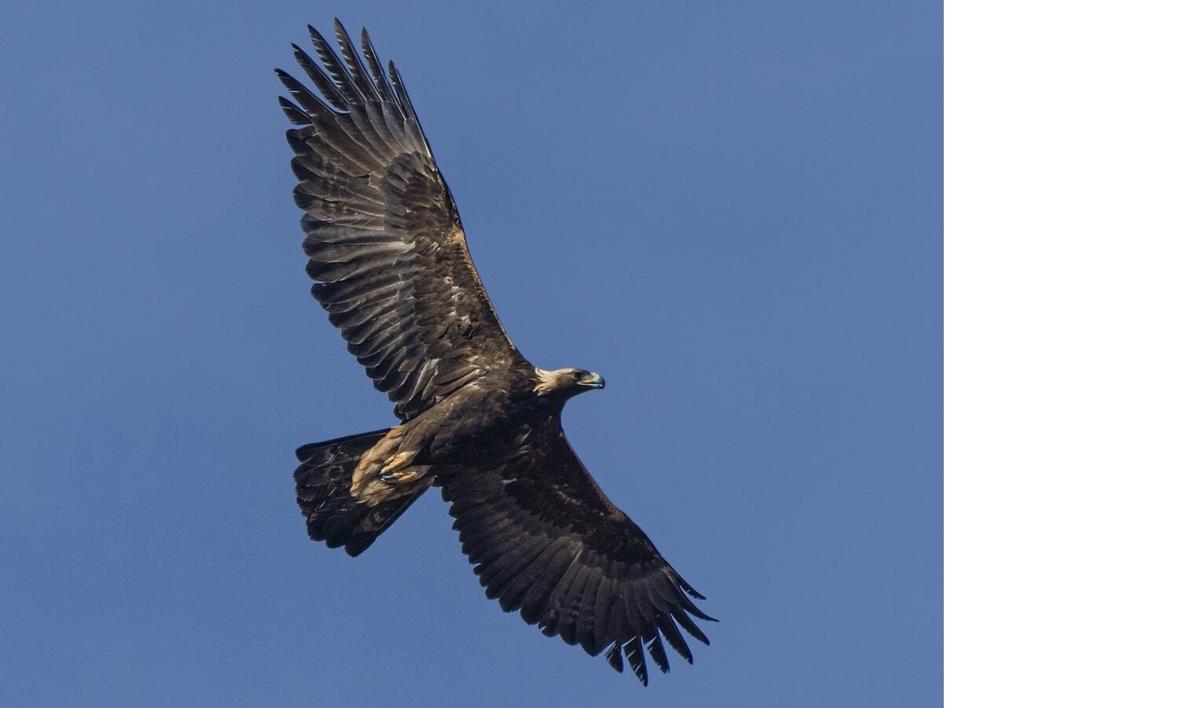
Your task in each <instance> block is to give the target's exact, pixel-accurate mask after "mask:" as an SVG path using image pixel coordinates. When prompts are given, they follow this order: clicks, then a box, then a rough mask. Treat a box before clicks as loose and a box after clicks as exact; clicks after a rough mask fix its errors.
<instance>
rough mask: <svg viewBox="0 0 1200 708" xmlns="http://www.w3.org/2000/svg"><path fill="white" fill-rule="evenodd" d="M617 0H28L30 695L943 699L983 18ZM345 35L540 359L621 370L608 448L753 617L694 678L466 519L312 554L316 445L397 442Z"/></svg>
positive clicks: (18, 644)
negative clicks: (305, 174) (410, 135)
mask: <svg viewBox="0 0 1200 708" xmlns="http://www.w3.org/2000/svg"><path fill="white" fill-rule="evenodd" d="M241 5H246V7H240V6H241ZM493 5H494V6H493ZM603 5H604V7H603V8H601V7H600V6H599V5H597V4H595V3H592V4H588V5H584V4H571V5H570V7H569V9H568V5H567V4H564V3H520V4H515V5H510V4H506V6H505V7H504V8H501V7H500V6H499V4H498V3H496V4H488V5H487V6H486V7H485V6H484V4H483V3H480V4H478V5H467V4H459V3H447V2H437V3H433V2H429V3H410V2H388V3H378V4H372V5H369V6H368V5H367V4H365V3H353V4H345V5H342V6H340V7H339V6H337V5H333V4H326V3H311V2H301V1H299V0H291V1H289V2H286V3H285V2H255V3H236V4H235V3H213V2H207V3H189V4H187V5H186V6H184V5H181V4H179V3H150V2H144V3H133V2H128V3H116V4H113V3H78V4H77V5H71V4H66V3H54V2H37V3H29V2H18V3H16V4H15V5H14V4H12V3H9V4H8V5H6V9H5V22H4V23H3V25H0V40H2V41H0V47H3V48H2V49H0V53H2V55H3V61H0V77H2V78H3V85H4V87H5V99H4V105H3V108H2V109H0V129H2V130H3V134H4V136H5V138H4V140H3V141H2V142H0V151H2V154H3V163H4V165H5V169H3V170H0V202H2V203H3V205H4V214H5V217H4V223H3V235H2V238H3V245H4V277H3V278H2V279H0V295H2V297H3V303H4V305H5V325H6V326H5V327H4V332H5V336H4V346H3V347H2V349H0V415H2V417H3V424H2V425H0V453H2V455H0V460H2V461H0V466H2V469H0V472H2V474H3V489H4V491H3V494H0V552H2V558H3V566H4V567H3V577H2V579H0V636H2V637H3V638H4V639H3V641H2V642H0V675H2V676H3V680H0V704H4V705H34V704H42V705H47V704H60V705H62V704H73V703H80V702H82V703H88V704H96V705H114V706H115V705H121V706H130V705H176V706H190V705H197V706H200V705H223V704H247V705H296V706H305V705H313V706H323V705H336V704H339V703H342V704H346V705H414V706H415V705H489V706H524V705H586V706H590V705H607V706H613V705H622V706H624V705H630V706H633V705H693V706H708V705H714V706H729V705H748V706H749V705H753V706H768V705H810V706H864V707H865V706H870V707H878V706H914V707H918V706H931V705H936V704H937V703H938V702H939V701H940V697H941V649H942V623H941V577H942V576H941V540H942V536H941V392H942V389H941V302H942V300H941V186H942V182H941V164H942V162H941V159H942V152H941V137H942V130H941V66H942V63H941V62H942V60H941V7H940V3H937V2H926V1H921V2H910V3H895V2H883V1H870V2H868V1H862V0H849V1H847V0H822V1H821V2H801V3H794V2H779V3H721V4H720V5H716V4H710V3H690V2H689V3H682V2H680V3H657V4H655V6H654V7H653V8H647V7H645V4H644V3H633V2H629V3H620V4H610V3H604V4H603ZM335 13H340V14H341V17H342V19H343V20H344V21H345V22H346V24H347V25H348V26H350V27H351V28H352V29H353V30H354V31H357V29H358V28H359V27H360V26H362V25H363V24H366V25H367V26H368V27H369V28H370V29H371V31H372V34H373V37H374V39H375V43H376V46H377V48H378V49H379V51H380V53H381V54H382V55H383V56H384V57H390V58H394V59H395V60H396V61H397V63H398V65H399V66H400V68H401V71H402V72H403V74H404V76H405V78H406V80H407V81H408V84H409V88H410V91H411V94H412V97H413V100H414V102H415V104H416V107H417V110H418V112H419V113H420V115H421V118H422V122H423V123H424V125H425V127H426V129H427V132H428V134H429V139H430V142H431V143H432V144H433V147H434V150H435V151H436V153H437V156H438V158H439V162H440V164H441V167H442V169H443V172H444V173H445V175H446V177H447V179H448V180H449V182H450V185H451V187H452V189H453V190H454V193H455V196H456V198H457V201H458V203H459V205H460V208H461V210H462V215H463V219H464V222H465V224H466V227H467V232H468V235H469V238H470V242H471V245H472V249H473V253H474V255H475V258H476V261H477V263H478V266H479V270H480V271H481V273H482V275H483V278H484V281H485V283H486V285H487V287H488V290H489V291H490V293H491V295H492V297H493V300H494V302H495V303H496V306H497V308H498V310H499V313H500V316H501V317H502V319H503V321H504V324H505V325H506V327H507V328H508V330H509V332H510V333H511V334H512V336H513V338H514V340H515V341H516V342H517V343H518V345H519V346H520V348H521V350H522V351H523V352H524V353H525V354H526V355H527V356H528V357H529V358H530V359H531V360H533V361H534V362H535V363H537V364H540V365H542V366H546V367H559V366H580V367H584V368H590V369H594V370H596V371H600V372H602V373H603V374H604V375H605V377H606V379H607V380H608V388H607V389H606V390H605V391H603V392H597V393H592V394H588V395H586V396H583V397H581V398H579V399H576V400H575V401H573V402H572V403H571V404H570V405H569V406H568V409H567V412H566V416H565V424H566V427H567V431H568V433H569V435H570V437H571V440H572V441H573V443H574V445H575V447H576V449H577V450H578V452H579V453H580V455H581V457H582V458H583V460H584V461H585V462H586V464H587V465H588V466H589V468H590V469H591V471H592V473H593V475H594V476H595V477H596V478H597V480H598V481H599V483H600V484H601V485H602V486H603V487H604V489H605V490H606V491H607V492H608V494H609V496H610V497H612V499H613V500H614V501H615V502H616V503H617V504H618V505H619V506H621V507H622V508H623V509H624V510H625V511H626V512H627V513H629V514H630V516H632V517H633V518H634V519H635V520H636V521H637V523H638V524H639V525H641V526H642V528H643V529H645V531H646V532H647V533H648V534H649V535H650V537H651V538H652V539H653V540H654V542H655V543H656V545H657V546H658V547H659V548H660V549H661V550H662V551H663V553H664V554H665V556H666V557H667V558H668V559H669V560H670V562H671V563H672V564H674V565H675V566H676V567H677V568H678V569H680V571H681V572H682V573H683V575H684V576H685V577H686V578H687V579H688V580H689V581H690V582H691V583H692V584H694V585H695V586H696V587H697V588H698V589H699V590H700V591H701V592H704V593H705V594H707V595H708V597H709V600H708V601H707V602H706V603H703V605H702V606H703V609H704V610H705V611H706V612H709V613H711V614H713V615H715V616H717V617H719V618H720V619H721V620H722V621H721V623H720V624H716V625H706V626H705V627H704V629H705V630H706V631H708V633H709V636H710V637H711V638H712V640H713V646H712V647H703V646H694V648H695V649H696V665H695V666H687V665H686V664H685V663H684V662H683V661H682V660H681V659H678V658H677V657H674V655H673V656H672V659H673V666H674V671H673V672H672V674H671V675H669V676H662V675H661V674H656V673H652V675H651V683H650V687H649V688H648V689H643V688H642V687H641V686H640V685H638V683H637V682H636V680H635V679H634V678H633V677H632V676H630V675H629V674H628V671H627V673H626V674H625V675H620V676H618V675H616V674H614V673H613V672H612V671H611V670H610V669H609V668H608V667H607V666H606V665H605V663H604V662H603V660H601V659H590V658H589V657H587V656H586V655H585V654H584V653H583V652H582V651H580V650H579V649H578V648H573V647H568V646H566V645H565V644H563V643H562V642H561V641H559V640H557V639H555V640H548V639H546V638H544V637H542V636H541V635H540V634H539V633H538V632H537V631H536V630H534V629H533V628H531V627H528V626H526V625H525V624H524V623H523V622H521V620H520V619H519V618H518V617H517V616H515V615H506V614H504V613H502V612H501V611H500V610H499V608H498V606H497V605H496V604H495V603H493V602H491V601H488V600H486V599H485V598H484V596H483V592H482V590H481V588H480V587H479V585H478V582H477V581H476V579H475V577H474V576H473V575H472V573H471V571H470V568H469V566H468V564H467V561H466V559H465V558H464V557H463V556H462V555H461V553H460V552H459V549H458V542H457V539H456V538H455V535H454V534H453V533H452V532H451V530H450V524H451V520H450V518H449V516H448V514H447V513H446V505H445V504H444V503H442V502H441V501H440V499H438V498H437V497H436V496H435V495H433V494H430V495H427V496H426V497H425V498H424V499H422V500H421V501H420V503H418V504H417V505H416V506H415V507H413V508H412V509H411V510H410V511H409V512H408V513H407V514H406V515H405V516H404V517H403V518H402V519H401V520H400V521H399V522H397V524H396V525H395V526H394V527H393V529H392V530H390V531H389V532H388V533H387V534H386V535H384V536H383V537H382V538H381V539H380V541H379V542H377V543H376V545H375V546H374V547H373V548H371V550H370V551H368V552H367V553H366V554H365V555H363V556H362V557H360V558H357V559H350V558H348V557H347V556H345V555H344V554H343V553H341V552H340V551H339V552H334V551H330V550H328V549H326V548H324V546H322V545H320V544H317V543H313V542H311V541H309V540H308V539H307V537H306V536H305V533H304V524H303V522H302V519H301V517H300V514H299V511H298V510H297V508H296V506H295V504H294V500H293V488H292V481H291V473H292V469H293V467H294V458H293V455H292V451H293V449H294V448H296V447H297V446H299V445H302V444H304V443H308V442H313V441H317V440H323V439H327V438H331V437H336V436H340V435H346V434H350V433H356V432H360V431H365V430H371V429H375V428H379V427H383V426H385V425H388V424H389V421H390V420H391V419H390V406H389V404H388V403H387V401H386V399H385V397H384V396H383V395H381V394H379V393H377V392H375V391H374V389H373V388H372V387H371V385H370V383H369V381H368V379H367V377H366V376H365V374H364V373H363V372H362V370H361V368H360V367H359V366H358V364H357V363H356V362H354V360H353V359H352V358H351V357H350V356H349V355H348V354H347V353H346V352H345V350H344V345H343V343H342V341H341V339H340V337H339V336H338V335H337V333H336V331H335V330H334V329H333V328H332V327H331V326H330V325H329V324H328V323H327V322H326V321H325V316H324V313H323V312H322V311H321V309H320V308H319V307H318V306H317V304H316V303H315V302H313V301H312V300H311V298H310V297H309V295H308V292H307V291H308V280H307V278H306V276H305V275H304V270H303V266H304V256H303V254H302V252H301V250H300V241H301V234H300V230H299V227H298V220H299V217H300V214H299V211H298V210H297V208H296V207H295V206H294V205H293V203H292V200H291V196H290V190H291V188H292V185H293V177H292V174H291V172H290V170H289V168H288V159H289V157H290V153H289V150H288V147H287V145H286V144H285V142H284V139H283V131H284V129H285V127H286V122H285V119H284V117H283V115H282V114H281V113H280V111H279V109H278V107H277V105H276V103H275V97H276V96H277V95H278V94H279V92H280V86H279V85H278V84H277V82H276V80H275V78H274V76H273V75H272V73H271V70H272V69H273V68H274V67H276V66H283V67H288V68H290V67H292V66H293V62H292V59H291V54H290V49H289V43H290V42H293V41H296V42H301V41H302V40H305V38H306V33H305V24H306V23H309V22H312V23H314V24H316V25H318V26H319V27H320V28H321V29H322V30H328V29H329V27H330V19H331V17H332V16H333V15H334V14H335ZM693 644H694V645H695V644H696V643H694V642H693Z"/></svg>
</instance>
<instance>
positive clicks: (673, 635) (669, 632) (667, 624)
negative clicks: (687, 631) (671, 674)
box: [655, 612, 692, 664]
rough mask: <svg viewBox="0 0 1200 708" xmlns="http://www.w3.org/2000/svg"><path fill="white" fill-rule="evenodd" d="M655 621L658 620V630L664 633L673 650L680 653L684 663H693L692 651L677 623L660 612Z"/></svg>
mask: <svg viewBox="0 0 1200 708" xmlns="http://www.w3.org/2000/svg"><path fill="white" fill-rule="evenodd" d="M655 619H656V620H657V624H658V628H659V629H660V630H661V631H662V634H663V636H664V637H666V639H667V643H668V644H670V645H671V648H672V649H674V650H675V651H676V652H678V653H679V655H680V656H682V657H683V659H684V661H686V662H687V663H689V664H690V663H692V650H691V648H690V647H688V645H687V641H686V640H684V638H683V635H682V634H680V633H679V628H678V627H676V626H675V621H674V620H672V619H671V616H670V615H664V614H662V613H661V612H660V613H659V614H658V616H657V617H656V618H655Z"/></svg>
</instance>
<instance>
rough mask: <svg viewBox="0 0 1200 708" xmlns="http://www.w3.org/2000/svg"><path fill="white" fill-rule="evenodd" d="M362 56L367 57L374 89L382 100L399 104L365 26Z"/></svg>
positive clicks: (362, 38)
mask: <svg viewBox="0 0 1200 708" xmlns="http://www.w3.org/2000/svg"><path fill="white" fill-rule="evenodd" d="M360 39H361V40H362V48H363V56H364V57H366V59H367V66H368V67H369V68H370V69H371V77H372V78H373V79H374V80H375V89H376V90H377V91H378V92H379V95H380V96H382V97H383V100H384V101H387V102H388V103H392V104H395V105H397V106H399V105H400V99H399V98H397V97H396V92H395V90H394V89H393V88H392V87H391V84H389V83H388V80H387V74H385V73H384V71H383V65H382V64H380V63H379V55H378V54H377V53H376V52H375V44H374V43H373V42H372V41H371V35H370V34H368V33H367V28H366V27H363V30H362V36H361V38H360Z"/></svg>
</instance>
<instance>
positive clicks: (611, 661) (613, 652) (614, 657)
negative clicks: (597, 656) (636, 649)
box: [604, 642, 625, 674]
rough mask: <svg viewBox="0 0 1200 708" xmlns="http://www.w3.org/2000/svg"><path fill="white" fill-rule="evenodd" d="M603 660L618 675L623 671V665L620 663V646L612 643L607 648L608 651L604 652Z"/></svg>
mask: <svg viewBox="0 0 1200 708" xmlns="http://www.w3.org/2000/svg"><path fill="white" fill-rule="evenodd" d="M604 658H605V659H607V660H608V665H609V666H611V667H612V668H613V671H616V672H617V673H618V674H619V673H621V672H622V671H624V670H625V664H624V663H622V662H621V645H620V644H618V643H617V642H613V643H612V645H610V646H609V647H608V651H606V652H604Z"/></svg>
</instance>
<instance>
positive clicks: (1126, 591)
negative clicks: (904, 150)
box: [945, 0, 1200, 708]
mask: <svg viewBox="0 0 1200 708" xmlns="http://www.w3.org/2000/svg"><path fill="white" fill-rule="evenodd" d="M945 77H946V309H945V313H946V544H945V550H946V670H947V674H946V703H947V705H950V706H972V707H978V706H1003V707H1004V708H1012V707H1014V706H1034V705H1037V706H1055V707H1059V706H1099V705H1113V706H1176V705H1177V706H1200V245H1198V244H1200V217H1198V214H1200V4H1197V3H1194V2H1193V3H1187V2H1140V3H1111V2H1044V1H1043V2H1007V3H981V2H957V1H955V0H950V2H948V3H947V5H946V72H945Z"/></svg>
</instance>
